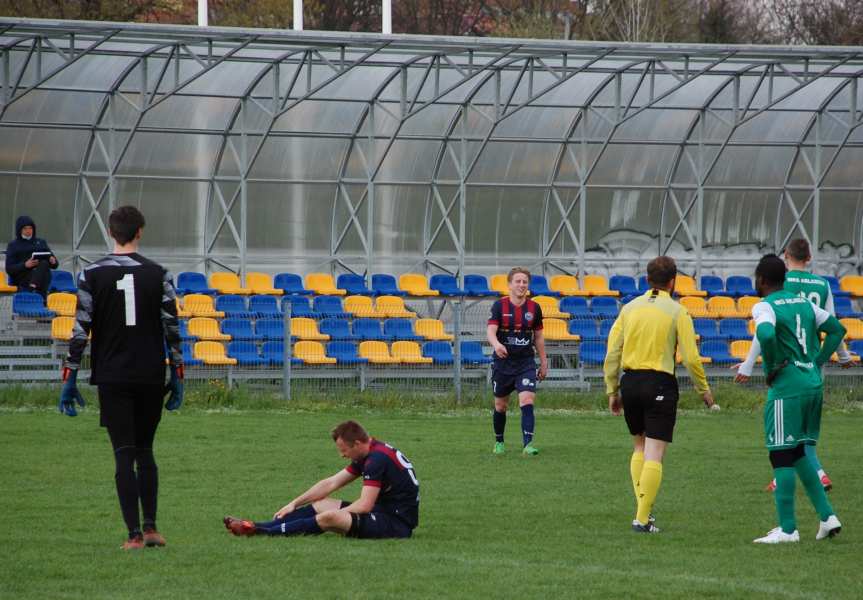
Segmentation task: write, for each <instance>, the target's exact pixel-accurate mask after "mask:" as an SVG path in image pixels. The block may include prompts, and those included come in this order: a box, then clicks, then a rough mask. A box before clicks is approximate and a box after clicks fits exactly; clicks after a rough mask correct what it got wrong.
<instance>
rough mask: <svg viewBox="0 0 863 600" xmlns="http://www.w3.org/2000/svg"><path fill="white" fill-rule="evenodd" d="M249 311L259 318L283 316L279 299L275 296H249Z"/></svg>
mask: <svg viewBox="0 0 863 600" xmlns="http://www.w3.org/2000/svg"><path fill="white" fill-rule="evenodd" d="M249 312H251V313H254V314H255V317H256V318H258V319H274V318H275V319H278V318H280V317H281V316H282V311H281V310H280V309H279V301H278V300H276V299H275V298H274V297H273V296H252V297H251V298H249Z"/></svg>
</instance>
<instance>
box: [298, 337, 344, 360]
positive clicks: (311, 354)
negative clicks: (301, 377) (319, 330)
mask: <svg viewBox="0 0 863 600" xmlns="http://www.w3.org/2000/svg"><path fill="white" fill-rule="evenodd" d="M294 356H296V357H297V358H299V359H300V360H301V361H303V362H304V363H305V364H307V365H334V364H336V359H335V358H332V357H331V356H327V355H326V353H325V352H324V346H323V344H321V343H320V342H312V341H307V340H304V341H301V342H297V343H296V344H295V345H294Z"/></svg>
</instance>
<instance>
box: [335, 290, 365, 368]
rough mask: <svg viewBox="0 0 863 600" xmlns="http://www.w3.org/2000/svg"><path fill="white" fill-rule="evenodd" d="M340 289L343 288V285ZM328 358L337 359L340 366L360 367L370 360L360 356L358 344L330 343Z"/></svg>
mask: <svg viewBox="0 0 863 600" xmlns="http://www.w3.org/2000/svg"><path fill="white" fill-rule="evenodd" d="M338 287H342V286H341V284H339V286H338ZM343 289H344V288H343ZM327 356H330V357H332V358H335V359H336V364H339V365H359V364H364V363H367V362H369V359H367V358H363V357H362V356H360V355H359V353H358V348H357V344H356V342H345V341H339V342H329V343H328V344H327Z"/></svg>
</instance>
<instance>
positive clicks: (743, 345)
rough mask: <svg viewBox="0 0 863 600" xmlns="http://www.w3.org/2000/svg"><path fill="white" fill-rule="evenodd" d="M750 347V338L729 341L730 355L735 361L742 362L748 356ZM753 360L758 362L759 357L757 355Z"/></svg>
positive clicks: (759, 360)
mask: <svg viewBox="0 0 863 600" xmlns="http://www.w3.org/2000/svg"><path fill="white" fill-rule="evenodd" d="M751 348H752V340H734V341H733V342H731V356H733V357H734V360H735V362H743V361H744V360H746V357H747V356H749V350H750V349H751ZM755 362H757V363H760V362H761V357H760V356H758V357H757V358H756V359H755Z"/></svg>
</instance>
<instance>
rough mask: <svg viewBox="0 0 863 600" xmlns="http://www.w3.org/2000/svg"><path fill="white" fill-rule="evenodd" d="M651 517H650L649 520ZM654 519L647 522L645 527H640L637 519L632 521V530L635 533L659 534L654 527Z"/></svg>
mask: <svg viewBox="0 0 863 600" xmlns="http://www.w3.org/2000/svg"><path fill="white" fill-rule="evenodd" d="M652 517H653V515H651V518H652ZM654 522H655V519H653V520H648V521H647V525H642V524H641V522H640V521H638V519H634V520H633V521H632V530H633V531H634V532H635V533H659V527H657V526H656V525H654V524H653V523H654Z"/></svg>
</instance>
